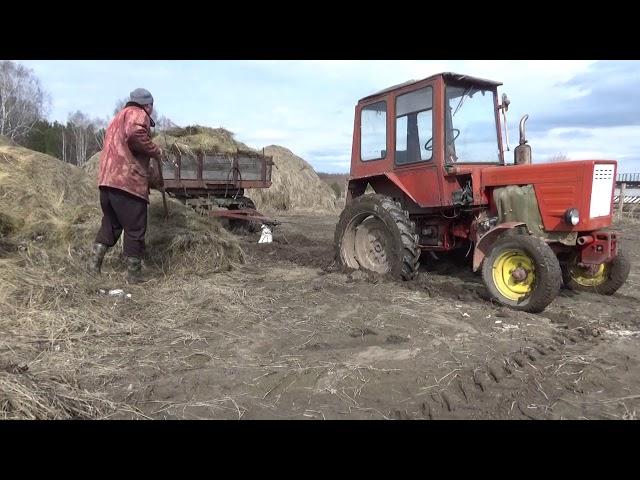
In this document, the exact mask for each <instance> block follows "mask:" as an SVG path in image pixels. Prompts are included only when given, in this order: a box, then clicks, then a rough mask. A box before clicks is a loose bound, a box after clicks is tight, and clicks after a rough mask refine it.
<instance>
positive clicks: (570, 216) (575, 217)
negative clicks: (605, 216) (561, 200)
mask: <svg viewBox="0 0 640 480" xmlns="http://www.w3.org/2000/svg"><path fill="white" fill-rule="evenodd" d="M564 219H565V221H566V222H567V223H568V224H569V225H573V226H576V225H577V224H578V222H579V221H580V212H578V209H577V208H570V209H569V210H567V211H566V213H565V214H564Z"/></svg>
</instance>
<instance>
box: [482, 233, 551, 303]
mask: <svg viewBox="0 0 640 480" xmlns="http://www.w3.org/2000/svg"><path fill="white" fill-rule="evenodd" d="M482 279H483V280H484V283H485V285H486V287H487V289H488V290H489V293H490V294H491V296H492V297H493V298H495V299H496V300H498V301H499V302H500V303H502V304H504V305H507V306H509V307H511V308H513V309H515V310H523V311H525V312H531V313H538V312H542V311H543V310H544V309H545V308H546V307H547V306H548V305H549V304H550V303H551V302H552V301H553V299H554V298H556V297H557V296H558V293H559V292H560V288H561V287H562V272H561V270H560V264H559V262H558V258H557V257H556V255H555V253H554V252H553V250H551V248H550V247H549V245H547V244H546V243H545V242H544V240H543V239H541V238H539V237H535V236H530V235H507V236H502V237H500V238H499V239H498V240H497V241H496V242H495V243H494V245H493V247H492V249H491V252H490V253H489V255H488V256H487V257H486V258H485V259H484V262H483V264H482Z"/></svg>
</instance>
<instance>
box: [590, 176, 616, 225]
mask: <svg viewBox="0 0 640 480" xmlns="http://www.w3.org/2000/svg"><path fill="white" fill-rule="evenodd" d="M614 169H615V166H614V165H597V164H596V165H595V166H594V168H593V186H592V187H591V188H592V189H591V208H590V211H589V216H590V217H591V218H596V217H605V216H607V215H611V198H612V196H611V195H612V194H613V185H614V179H613V171H614Z"/></svg>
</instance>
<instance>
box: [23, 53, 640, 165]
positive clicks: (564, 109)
mask: <svg viewBox="0 0 640 480" xmlns="http://www.w3.org/2000/svg"><path fill="white" fill-rule="evenodd" d="M16 61H17V62H19V63H21V64H23V65H25V66H27V67H29V68H31V69H32V70H33V71H34V73H35V74H36V76H37V77H38V78H39V79H40V81H41V83H42V86H43V87H44V89H45V90H47V91H48V92H49V94H50V96H51V105H50V109H49V114H48V117H49V119H50V120H58V121H66V120H67V116H68V115H69V113H71V112H74V111H76V110H81V111H83V112H85V113H88V114H89V115H90V116H92V117H103V118H105V119H106V118H107V117H109V116H110V115H111V114H112V113H113V110H114V107H115V104H116V101H117V100H118V99H121V98H124V97H127V96H128V94H129V92H130V91H131V90H133V89H135V88H138V87H143V88H146V89H148V90H149V91H151V93H152V94H153V96H154V99H155V107H156V109H157V110H158V112H159V113H160V114H161V115H164V116H166V117H169V118H170V119H171V120H173V121H174V122H175V123H177V124H178V125H181V126H186V125H193V124H200V125H206V126H210V127H224V128H226V129H228V130H230V131H232V132H234V133H235V134H236V139H237V140H240V141H242V142H244V143H246V144H248V145H249V146H251V147H254V148H261V147H264V146H267V145H273V144H277V145H282V146H284V147H287V148H289V149H290V150H292V151H293V152H294V153H295V154H297V155H299V156H301V157H303V158H304V159H306V160H307V161H308V162H309V163H311V165H312V166H313V167H314V169H316V170H317V171H324V172H348V171H349V162H350V156H351V140H352V131H353V116H354V108H355V105H356V103H357V101H358V99H360V98H362V97H365V96H367V95H369V94H371V93H374V92H376V91H378V90H381V89H383V88H386V87H389V86H391V85H395V84H398V83H402V82H405V81H407V80H410V79H421V78H425V77H428V76H430V75H433V74H436V73H439V72H445V71H453V72H456V73H463V74H467V75H471V76H476V77H482V78H487V79H491V80H496V81H499V82H502V83H503V84H504V85H502V86H501V87H499V90H498V93H499V94H502V93H503V92H505V93H507V95H508V96H509V99H510V100H511V104H510V107H509V111H508V114H507V115H508V121H509V122H508V124H509V139H510V143H511V145H512V149H513V147H514V146H515V144H516V143H517V140H518V122H519V120H520V118H521V116H522V115H524V114H528V115H529V119H528V121H527V139H528V141H529V144H530V145H531V147H532V150H533V161H534V163H536V162H544V161H548V160H549V159H550V158H551V157H553V156H557V155H565V156H567V157H568V158H569V159H571V160H583V159H613V160H618V170H619V171H620V172H640V88H639V87H640V61H587V60H576V61H562V60H549V61H546V60H535V61H534V60H513V61H508V60H454V61H445V60H437V61H428V60H367V61H364V60H363V61H359V60H358V61H355V60H354V61H350V60H300V61H295V60H238V61H218V60H215V61H177V60H172V61H159V60H157V61H131V60H127V61H111V60H109V61H107V60H65V61H54V60H25V61H22V60H16ZM505 155H506V158H508V159H511V158H512V153H511V152H506V153H505Z"/></svg>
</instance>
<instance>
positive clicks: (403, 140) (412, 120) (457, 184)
mask: <svg viewBox="0 0 640 480" xmlns="http://www.w3.org/2000/svg"><path fill="white" fill-rule="evenodd" d="M499 85H501V83H499V82H494V81H491V80H485V79H481V78H475V77H470V76H468V75H460V74H454V73H442V74H439V75H434V76H432V77H429V78H426V79H424V80H420V81H409V82H406V83H403V84H400V85H396V86H393V87H390V88H387V89H384V90H382V91H380V92H377V93H375V94H373V95H370V96H368V97H365V98H363V99H361V100H360V101H359V102H358V104H357V106H356V112H355V127H356V128H355V129H354V135H353V148H352V158H351V179H352V180H353V181H352V182H351V184H350V187H351V188H350V193H351V196H358V195H359V194H360V193H361V191H364V190H363V189H364V188H366V184H369V185H371V186H372V187H373V188H374V189H375V190H376V191H378V190H379V189H382V190H384V193H391V191H390V190H394V189H396V190H398V193H400V195H401V196H402V197H404V200H405V203H407V204H414V205H415V206H418V207H420V208H436V207H442V206H449V205H451V206H453V205H454V203H455V201H456V196H460V195H461V194H462V193H463V190H465V189H468V190H469V191H468V192H467V194H470V197H472V198H473V199H474V200H475V201H476V202H479V203H486V201H487V199H486V198H483V196H482V193H481V192H480V191H479V189H477V188H476V189H475V191H472V190H470V189H471V187H472V185H473V182H472V177H474V176H477V175H479V172H480V170H481V169H483V168H485V167H487V166H498V165H503V164H504V149H503V141H502V136H501V134H500V112H501V111H502V112H503V115H505V118H506V110H507V109H508V105H509V101H508V99H507V98H506V96H503V102H502V103H501V104H500V103H499V102H498V92H497V87H498V86H499ZM456 176H461V178H456ZM389 182H390V184H389V185H388V186H385V184H386V183H389ZM425 185H429V188H428V189H425V188H424V186H425ZM467 196H469V195H467ZM412 207H413V205H411V206H410V208H412Z"/></svg>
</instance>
